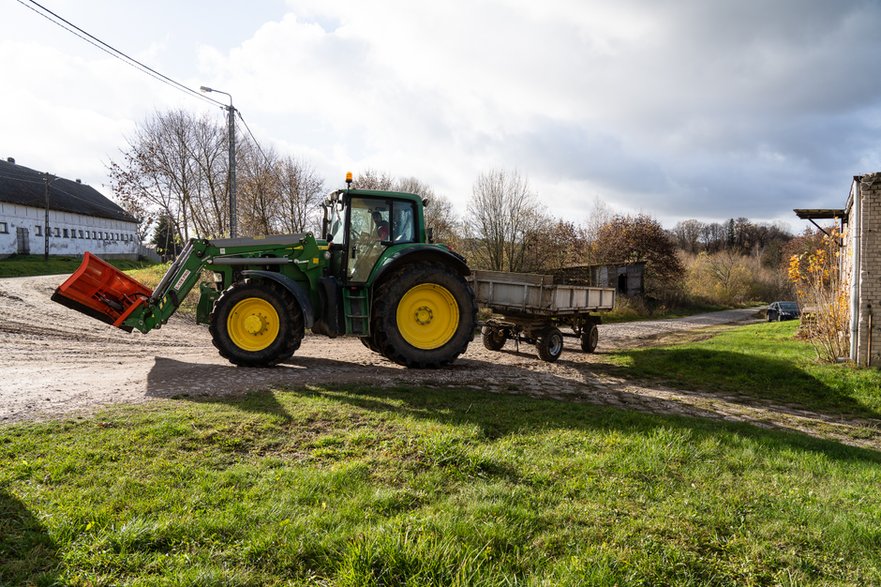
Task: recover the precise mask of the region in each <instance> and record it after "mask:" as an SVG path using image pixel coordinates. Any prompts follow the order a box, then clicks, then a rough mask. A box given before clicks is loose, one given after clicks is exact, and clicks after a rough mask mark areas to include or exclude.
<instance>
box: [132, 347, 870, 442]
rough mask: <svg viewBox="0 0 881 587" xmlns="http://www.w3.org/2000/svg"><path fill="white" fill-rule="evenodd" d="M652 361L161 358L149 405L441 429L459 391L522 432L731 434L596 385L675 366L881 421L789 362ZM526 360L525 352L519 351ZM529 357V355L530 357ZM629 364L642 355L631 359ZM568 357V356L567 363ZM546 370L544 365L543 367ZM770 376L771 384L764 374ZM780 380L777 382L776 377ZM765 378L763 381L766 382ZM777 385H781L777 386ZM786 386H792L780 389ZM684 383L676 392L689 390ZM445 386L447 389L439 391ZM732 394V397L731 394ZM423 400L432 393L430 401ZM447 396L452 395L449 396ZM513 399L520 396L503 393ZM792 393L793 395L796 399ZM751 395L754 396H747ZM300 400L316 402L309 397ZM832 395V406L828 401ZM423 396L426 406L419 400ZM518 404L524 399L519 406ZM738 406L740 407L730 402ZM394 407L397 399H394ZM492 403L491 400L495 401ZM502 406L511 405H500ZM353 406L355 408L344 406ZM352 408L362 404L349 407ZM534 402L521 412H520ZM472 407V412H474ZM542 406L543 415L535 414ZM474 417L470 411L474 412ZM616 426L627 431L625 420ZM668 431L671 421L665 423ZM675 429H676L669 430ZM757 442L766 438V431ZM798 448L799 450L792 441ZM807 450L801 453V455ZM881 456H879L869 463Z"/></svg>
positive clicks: (662, 404) (723, 391) (695, 416)
mask: <svg viewBox="0 0 881 587" xmlns="http://www.w3.org/2000/svg"><path fill="white" fill-rule="evenodd" d="M641 352H642V353H651V354H650V355H645V354H644V355H643V356H642V357H639V356H635V357H634V361H639V362H641V361H643V359H644V358H646V357H654V363H653V364H655V365H656V366H657V369H659V372H658V373H657V374H654V375H649V371H648V370H647V369H642V370H641V372H640V374H635V373H631V369H628V368H621V367H617V366H612V365H609V364H602V363H585V362H579V361H575V360H566V359H565V358H564V359H561V360H560V361H559V364H561V365H565V366H567V367H571V368H572V369H574V370H576V371H577V372H578V373H580V374H581V378H580V379H581V380H579V378H578V377H575V378H572V377H571V376H570V377H560V376H557V375H554V374H553V372H541V371H539V372H536V371H532V370H530V369H527V368H525V367H520V366H515V365H506V366H505V367H504V369H503V370H502V371H500V370H499V367H498V366H497V365H494V364H492V363H489V362H486V361H482V360H475V359H460V360H459V361H457V362H456V363H455V364H454V365H452V366H450V367H447V368H444V369H437V370H430V369H429V370H412V369H402V368H399V367H397V366H394V365H392V364H391V363H389V366H383V365H364V364H360V363H353V362H347V361H342V360H335V359H326V358H317V357H294V359H292V360H291V362H290V363H288V364H284V365H280V366H278V367H275V368H273V369H244V368H240V367H234V366H230V365H217V364H213V363H212V364H202V363H186V362H182V361H176V360H173V359H164V358H157V359H156V364H155V366H154V368H153V369H152V370H151V372H150V373H149V375H148V389H147V395H149V396H151V397H164V398H173V399H183V400H187V401H192V402H198V403H219V404H226V405H229V406H232V407H234V408H236V409H239V410H243V411H247V412H252V413H262V414H268V415H274V416H278V417H282V418H283V419H285V420H290V419H291V416H290V414H289V412H288V411H287V410H286V409H285V406H284V405H283V403H282V402H280V401H279V399H278V398H277V397H276V395H275V394H273V393H269V392H266V393H253V392H264V391H265V390H269V389H273V388H275V389H290V390H295V391H296V390H303V389H304V388H306V387H307V386H315V387H318V388H320V389H322V390H327V389H330V390H333V389H358V390H359V392H358V393H359V394H360V399H358V402H362V403H360V404H358V405H360V407H363V408H365V409H371V410H375V411H378V412H379V411H385V410H391V411H397V412H406V413H412V414H413V415H414V416H417V417H430V418H435V419H443V418H448V417H451V416H445V415H444V413H445V411H447V410H451V411H450V413H451V414H455V413H457V411H459V408H461V405H459V404H456V403H455V402H454V403H452V404H450V403H449V402H447V401H446V399H445V398H446V397H447V395H448V394H455V393H457V392H455V391H453V390H455V389H459V390H462V389H466V391H464V392H462V393H464V394H465V395H464V396H461V401H462V402H469V403H470V402H472V401H480V402H484V403H485V402H488V401H490V402H495V403H496V404H497V410H498V412H499V413H503V414H504V413H508V414H513V415H514V416H515V417H514V419H513V421H515V422H520V421H521V418H520V417H519V416H520V414H519V412H518V413H513V412H511V410H512V409H514V408H512V407H511V406H515V405H516V406H518V407H517V408H516V410H522V409H525V410H533V409H535V410H536V411H537V413H538V412H540V413H542V414H544V416H543V417H545V418H546V420H544V421H542V422H538V421H535V420H530V425H532V424H541V423H544V424H545V425H553V426H556V425H564V426H575V425H579V426H584V425H586V423H585V422H586V421H590V422H593V421H594V420H596V419H597V416H596V415H595V414H594V413H593V412H591V413H589V414H586V415H584V416H583V417H584V418H586V421H578V420H577V419H573V417H571V416H569V415H567V411H568V410H572V411H582V410H585V409H587V410H604V411H603V412H602V415H601V417H600V419H601V420H605V419H608V418H609V417H610V414H619V415H620V414H624V415H626V416H628V417H632V418H652V417H656V418H662V419H665V418H668V417H669V418H673V416H663V415H657V416H655V415H652V413H655V412H660V413H661V414H665V413H666V414H670V413H674V414H687V415H680V416H678V419H677V420H675V421H676V422H677V424H676V425H677V426H680V427H685V428H688V427H692V428H694V429H714V428H717V427H719V426H724V425H725V424H723V423H722V420H721V419H720V416H719V414H718V413H715V412H713V411H710V410H709V409H708V408H701V407H699V405H690V404H683V403H682V401H680V400H678V399H676V398H670V399H664V398H663V397H650V398H649V397H646V396H644V395H643V394H641V393H640V392H639V391H638V390H634V389H633V388H632V387H630V385H629V382H628V381H623V382H615V381H609V378H608V377H605V378H603V377H600V378H598V377H597V373H598V372H600V373H601V372H602V371H606V372H607V373H609V374H612V375H618V376H620V375H624V376H625V377H640V376H645V377H648V378H652V377H655V376H658V377H659V378H661V377H662V376H664V375H666V376H667V378H668V379H669V378H671V374H674V372H675V370H671V367H670V365H671V364H674V365H675V363H677V362H681V363H683V364H686V365H689V366H690V368H691V369H692V370H693V371H694V372H697V373H698V374H699V375H700V378H699V379H698V380H697V381H695V385H694V387H695V388H697V389H700V390H701V391H703V392H705V393H707V395H708V397H712V396H713V394H714V393H715V394H716V395H717V396H719V397H722V396H724V399H725V401H728V402H738V401H739V402H741V403H743V404H746V405H749V404H750V403H753V402H751V400H754V399H760V400H762V401H773V402H774V406H768V408H769V410H770V411H771V412H781V411H783V412H786V411H787V410H781V409H780V405H781V404H789V405H794V404H798V403H803V404H804V405H803V406H798V407H799V408H804V409H809V410H813V411H816V410H817V409H818V407H819V406H820V405H822V406H825V407H826V408H828V410H829V411H832V412H835V413H838V414H841V413H845V412H848V413H860V414H863V415H870V416H874V413H873V412H871V411H868V410H866V409H864V408H862V409H861V406H860V404H858V403H857V402H856V401H855V400H853V399H852V398H849V397H847V396H844V395H841V394H836V392H835V391H834V390H832V389H830V388H828V387H827V386H825V385H823V384H822V383H820V382H819V381H817V380H816V379H814V378H813V377H811V376H810V375H808V374H806V373H804V372H802V371H799V370H798V369H797V368H794V367H792V366H791V365H790V364H789V363H787V362H785V361H774V360H768V359H763V358H757V357H750V356H748V355H739V354H736V353H728V352H713V351H687V350H681V351H680V350H676V349H673V350H664V349H651V350H649V351H641ZM521 354H523V350H521ZM527 354H528V353H527ZM627 354H633V355H638V354H639V353H636V352H632V353H627ZM564 357H565V355H564ZM536 360H538V359H536ZM768 373H771V374H772V375H771V376H767V377H766V374H768ZM778 374H779V377H778ZM734 376H737V377H741V378H743V377H747V378H749V379H748V380H747V381H746V383H744V382H743V381H740V382H736V383H731V382H727V383H726V382H725V380H726V378H728V377H734ZM763 377H765V378H764V379H763ZM778 378H779V381H778ZM783 380H788V381H789V382H788V383H786V384H785V385H783V384H781V383H780V381H783ZM681 384H682V382H681V381H676V385H677V386H679V387H682V385H681ZM439 385H441V386H443V388H439V387H438V386H439ZM469 387H472V388H473V387H479V388H481V389H487V390H490V391H492V390H493V389H494V390H495V391H501V392H503V393H502V394H499V393H489V392H487V393H478V392H473V391H467V388H469ZM395 388H397V389H414V391H413V392H412V393H411V394H406V393H400V394H399V395H395V396H394V397H399V398H400V399H401V400H403V401H404V402H405V406H404V407H403V408H402V407H397V406H395V405H394V404H393V403H389V402H388V401H385V398H386V397H387V396H385V395H384V394H385V390H388V389H395ZM729 389H730V391H729ZM423 390H425V392H424V393H423ZM447 390H450V391H449V392H448V391H447ZM506 391H511V392H513V393H505V392H506ZM789 391H792V393H790V392H789ZM744 392H747V393H750V394H751V395H749V396H747V395H745V394H744ZM300 393H304V394H309V393H311V392H309V391H301V392H300ZM316 393H319V394H320V393H325V394H327V395H328V396H329V397H335V398H346V397H347V395H346V394H345V393H340V394H335V393H334V392H333V391H322V392H316ZM524 393H529V394H530V395H535V394H536V393H538V394H542V395H543V394H548V395H554V396H556V397H557V398H558V399H557V400H551V398H548V401H543V400H541V399H538V400H536V399H532V398H528V397H523V396H522V395H521V394H524ZM824 394H825V395H827V396H829V397H831V398H833V399H829V397H824ZM421 396H425V397H421ZM518 396H519V397H518ZM732 396H733V397H732ZM388 397H391V396H388ZM488 398H490V399H488ZM498 398H503V399H498ZM559 398H571V400H572V401H571V402H569V401H565V400H564V401H562V402H561V401H559ZM344 401H350V400H344ZM351 401H353V402H354V400H351ZM524 401H525V402H527V403H526V404H521V403H520V402H524ZM585 403H591V404H605V403H611V404H614V405H615V406H618V407H606V408H602V407H594V406H584V404H585ZM467 405H468V404H467V403H466V404H465V406H466V407H467ZM535 406H538V407H535ZM466 412H467V410H466ZM460 417H461V418H462V419H463V421H470V420H469V419H473V418H474V417H475V416H474V414H471V415H467V414H466V415H463V416H460ZM614 420H616V421H620V417H618V415H616V416H615V418H614ZM665 421H666V420H665ZM671 421H672V420H671ZM475 423H477V424H479V425H480V426H481V428H482V429H483V430H484V432H485V433H486V434H487V435H488V436H493V435H496V434H505V433H507V432H506V431H507V430H509V426H510V425H509V423H508V422H505V421H503V420H499V419H498V417H497V414H495V413H493V414H488V415H487V417H486V418H484V419H483V420H480V421H475ZM757 424H758V425H759V426H761V428H767V427H768V425H769V424H771V425H774V426H776V427H778V428H779V430H781V431H784V432H786V431H789V434H790V435H791V436H788V437H787V438H791V439H803V440H804V441H805V442H821V443H822V444H820V445H816V446H819V447H821V448H819V450H822V451H824V452H827V451H831V452H836V451H835V450H832V448H831V447H839V448H840V449H844V445H840V444H838V443H836V442H834V441H831V440H830V441H825V443H823V442H824V441H819V440H817V441H815V440H814V437H812V436H810V434H809V433H804V432H801V431H797V430H794V429H790V428H788V426H787V424H786V423H785V422H783V421H781V422H780V423H774V422H770V421H765V420H763V421H762V422H760V423H757ZM738 426H740V427H741V429H747V428H749V429H751V430H754V431H757V432H759V431H760V428H757V427H756V425H754V424H742V425H738ZM759 433H764V431H761V432H759ZM793 442H794V443H795V444H798V442H796V441H795V440H793ZM800 446H801V445H800ZM870 454H874V453H870Z"/></svg>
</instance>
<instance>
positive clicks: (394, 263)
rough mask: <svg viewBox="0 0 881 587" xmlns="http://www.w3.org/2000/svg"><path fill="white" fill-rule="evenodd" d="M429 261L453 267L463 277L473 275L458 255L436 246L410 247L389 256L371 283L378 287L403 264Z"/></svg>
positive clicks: (463, 259)
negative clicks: (378, 284)
mask: <svg viewBox="0 0 881 587" xmlns="http://www.w3.org/2000/svg"><path fill="white" fill-rule="evenodd" d="M423 260H428V261H432V262H434V263H440V264H443V265H447V266H449V267H451V268H452V269H453V270H455V271H457V272H458V273H459V275H462V276H463V277H464V276H466V275H471V269H469V268H468V264H467V263H466V262H465V257H463V256H461V255H458V254H456V253H454V252H452V251H450V250H447V249H442V248H440V247H436V246H430V245H426V246H408V247H406V248H402V249H399V250H397V251H395V252H393V253H391V254H390V255H388V256H387V257H386V258H385V259H383V261H382V262H381V263H380V264H379V266H378V267H377V268H376V269H375V270H374V272H373V278H372V279H371V283H372V284H373V285H376V284H377V283H379V282H380V281H382V279H383V278H384V277H386V276H387V275H391V273H392V272H393V271H394V270H395V269H397V268H398V267H400V266H401V265H403V264H405V263H406V264H409V263H415V262H417V261H423Z"/></svg>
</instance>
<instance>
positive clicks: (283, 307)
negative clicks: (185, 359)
mask: <svg viewBox="0 0 881 587" xmlns="http://www.w3.org/2000/svg"><path fill="white" fill-rule="evenodd" d="M242 302H246V303H248V302H250V303H253V304H256V305H257V306H262V308H263V309H266V310H267V311H268V310H269V307H271V309H272V310H274V311H275V317H270V319H269V321H270V322H273V323H274V322H275V320H277V324H278V332H277V333H276V334H275V335H274V336H272V338H270V339H267V340H265V341H258V342H255V347H262V348H253V349H249V348H247V347H246V346H242V345H240V344H239V343H237V342H236V338H237V337H238V338H239V340H240V341H241V340H242V337H246V336H248V333H243V332H241V331H240V332H239V333H238V334H237V333H236V332H233V333H231V332H230V325H231V324H232V325H233V327H234V328H235V325H234V323H233V322H232V321H231V319H230V314H231V313H232V312H233V311H234V310H235V308H236V306H237V305H238V304H240V303H242ZM240 308H241V307H240ZM241 311H243V312H244V311H246V310H241ZM269 313H270V314H271V311H270V312H269ZM250 315H253V316H258V315H259V312H252V313H251V314H250ZM246 319H247V318H242V322H241V324H244V321H245V320H246ZM233 320H235V317H234V318H233ZM264 322H265V321H264ZM261 328H265V324H264V325H263V326H261ZM208 330H209V332H211V342H212V343H214V346H215V347H217V350H218V351H220V355H221V356H222V357H224V358H225V359H227V360H228V361H229V362H230V363H233V364H235V365H239V366H241V367H272V366H274V365H277V364H278V363H280V362H282V361H284V360H287V359H289V358H290V357H291V356H292V355H293V354H294V352H295V351H296V350H297V349H298V348H300V342H301V341H302V340H303V334H304V328H303V312H302V311H301V310H300V306H299V305H297V302H296V300H295V299H294V296H292V295H291V294H290V292H288V291H287V290H286V289H284V287H282V286H281V285H279V284H277V283H275V282H272V281H240V282H237V283H234V284H233V285H232V286H230V287H229V288H227V289H226V290H224V292H223V293H222V294H220V297H219V298H217V301H216V302H215V303H214V309H213V311H212V312H211V321H210V324H209V326H208ZM251 334H253V335H254V336H259V333H256V334H255V333H251ZM270 335H271V330H270ZM255 340H256V339H255ZM264 343H267V344H266V345H265V346H262V345H263V344H264Z"/></svg>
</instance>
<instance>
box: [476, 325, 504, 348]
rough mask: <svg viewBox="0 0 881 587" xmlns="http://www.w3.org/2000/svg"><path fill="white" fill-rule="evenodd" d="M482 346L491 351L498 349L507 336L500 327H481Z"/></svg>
mask: <svg viewBox="0 0 881 587" xmlns="http://www.w3.org/2000/svg"><path fill="white" fill-rule="evenodd" d="M482 334H483V346H485V347H486V348H487V349H489V350H491V351H500V350H502V347H503V346H505V341H506V340H508V337H507V336H505V331H504V330H502V329H501V328H493V327H492V326H484V327H483V333H482Z"/></svg>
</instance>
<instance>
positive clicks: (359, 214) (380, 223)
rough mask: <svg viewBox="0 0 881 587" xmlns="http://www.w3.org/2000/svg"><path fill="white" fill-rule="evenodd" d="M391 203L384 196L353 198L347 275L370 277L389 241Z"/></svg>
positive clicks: (357, 278)
mask: <svg viewBox="0 0 881 587" xmlns="http://www.w3.org/2000/svg"><path fill="white" fill-rule="evenodd" d="M389 218H390V206H389V205H388V203H387V202H386V201H384V200H376V199H371V198H352V206H351V209H350V212H349V263H348V277H349V281H352V282H356V283H358V282H364V281H367V278H368V277H370V273H371V271H373V266H374V265H376V262H377V261H378V260H379V257H380V256H381V255H382V252H383V250H385V247H386V243H388V241H389V235H390V229H391V224H390V222H389Z"/></svg>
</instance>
